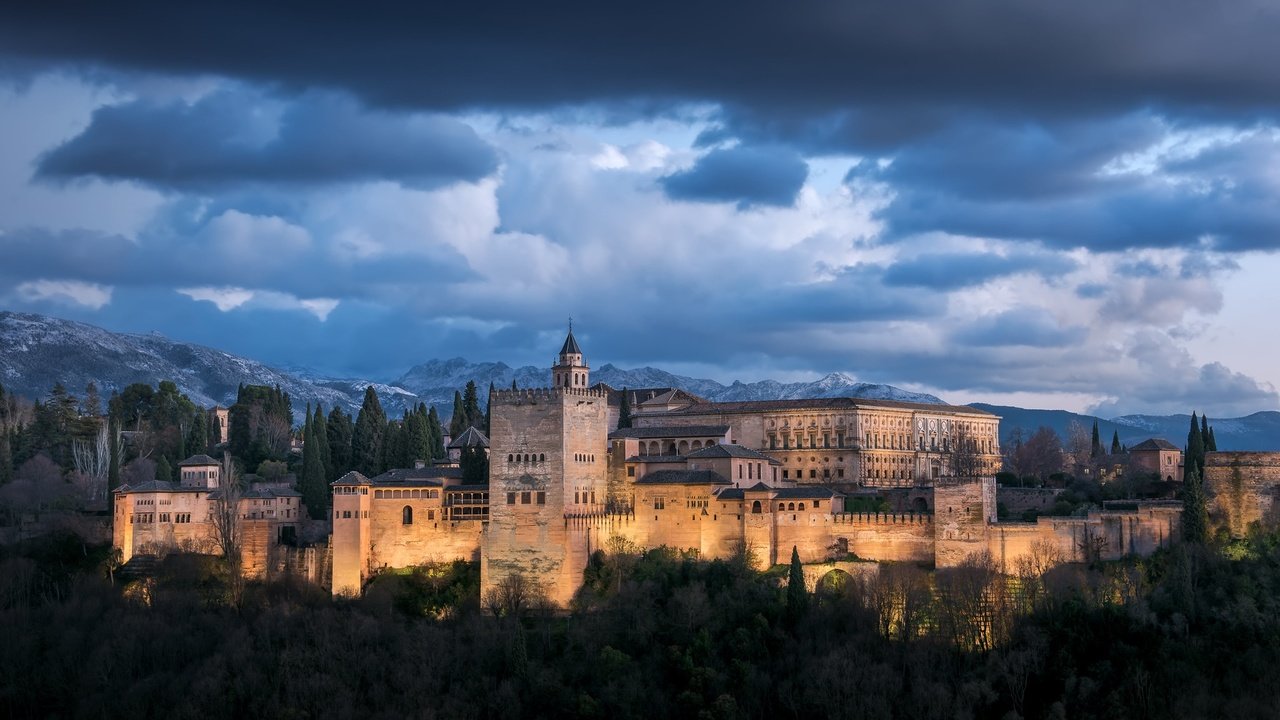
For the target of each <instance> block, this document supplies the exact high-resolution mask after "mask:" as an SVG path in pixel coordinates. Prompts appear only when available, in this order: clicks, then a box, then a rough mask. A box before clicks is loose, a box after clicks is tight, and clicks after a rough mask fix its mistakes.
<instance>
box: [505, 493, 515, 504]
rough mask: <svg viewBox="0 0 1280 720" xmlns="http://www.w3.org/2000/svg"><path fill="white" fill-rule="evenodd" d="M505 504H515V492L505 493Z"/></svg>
mask: <svg viewBox="0 0 1280 720" xmlns="http://www.w3.org/2000/svg"><path fill="white" fill-rule="evenodd" d="M507 504H508V505H515V504H516V494H515V493H513V492H509V493H507Z"/></svg>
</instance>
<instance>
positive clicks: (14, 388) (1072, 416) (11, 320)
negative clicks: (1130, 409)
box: [0, 312, 1280, 450]
mask: <svg viewBox="0 0 1280 720" xmlns="http://www.w3.org/2000/svg"><path fill="white" fill-rule="evenodd" d="M548 374H549V371H548V369H547V368H539V367H535V366H532V365H527V366H524V367H518V368H513V367H511V366H509V365H507V364H506V363H502V362H469V361H467V360H465V359H463V358H454V359H452V360H431V361H428V362H425V363H422V364H421V365H415V366H414V367H412V368H410V369H409V370H408V371H407V372H405V373H404V374H403V375H401V376H400V377H398V378H395V379H393V380H389V381H388V380H383V381H377V380H371V379H366V378H334V377H328V376H326V375H323V374H321V373H316V372H314V371H311V370H308V369H306V368H273V367H269V366H267V365H265V364H263V363H260V362H258V361H256V360H250V359H247V358H243V357H239V356H236V355H232V354H230V353H226V352H223V351H221V350H215V349H212V348H208V347H204V346H202V345H195V344H191V343H183V342H178V341H175V340H170V339H169V338H166V337H164V336H162V335H158V334H152V335H131V334H122V333H112V332H108V331H106V330H103V329H102V328H98V327H95V326H93V325H88V324H85V323H78V322H72V321H69V320H61V319H58V318H53V317H47V316H44V315H34V314H23V313H13V312H0V384H2V385H3V386H4V387H5V390H6V391H9V392H15V393H17V394H19V395H25V396H27V397H30V398H42V397H44V396H46V395H47V394H48V393H49V390H50V388H52V387H53V385H54V383H57V382H61V383H62V384H63V385H65V386H66V387H67V388H68V389H69V390H71V391H72V392H73V393H75V394H79V393H80V392H82V391H83V389H84V387H85V386H86V385H87V384H88V383H89V382H91V381H92V382H93V383H95V384H96V385H97V386H98V388H99V389H100V390H101V391H102V392H103V393H104V394H109V393H110V392H111V391H112V390H119V389H122V388H124V387H125V386H127V385H129V384H130V383H134V382H145V383H149V384H152V385H154V384H156V383H158V382H159V381H160V380H173V381H174V382H175V383H176V384H177V385H178V387H179V388H180V389H181V390H182V392H184V393H186V394H187V396H188V397H190V398H191V399H192V401H194V402H196V403H199V404H201V405H205V406H211V405H214V404H221V405H229V404H230V403H232V402H234V401H235V395H236V388H237V387H238V386H239V385H240V383H246V384H259V385H279V386H280V387H281V388H282V389H284V390H285V391H286V392H288V393H289V396H290V397H291V398H292V399H293V402H294V410H295V415H297V416H301V414H302V409H303V408H304V407H305V405H306V404H307V403H311V404H312V405H315V404H317V403H319V404H321V405H323V406H324V407H326V408H329V407H333V406H334V405H340V406H342V407H343V408H344V409H346V410H347V411H349V412H355V411H356V410H358V409H359V407H360V403H361V400H362V399H363V396H364V389H365V387H366V386H369V385H372V386H373V388H374V390H375V391H376V392H377V393H378V396H379V399H380V400H381V401H382V404H383V407H384V408H385V409H386V411H387V413H388V414H389V415H392V416H396V415H399V414H400V413H401V412H402V411H403V410H404V409H405V408H408V407H411V406H413V405H416V404H417V403H419V402H424V403H426V404H428V405H435V406H436V408H437V409H438V410H439V411H440V412H441V414H442V415H446V416H447V415H448V414H449V413H450V412H451V411H452V409H453V393H454V391H455V390H459V389H461V388H463V387H464V386H465V385H466V384H467V382H468V381H470V380H474V381H475V383H476V384H477V385H478V386H479V387H480V389H481V402H483V401H484V397H483V395H484V392H485V391H486V390H487V389H488V387H489V384H490V383H492V384H493V385H494V386H495V387H498V388H507V387H510V386H511V383H512V381H513V380H514V381H515V382H516V384H517V385H518V386H520V387H541V386H544V385H546V384H547V380H548ZM592 380H593V381H594V382H604V383H608V384H609V385H610V386H612V387H615V388H623V387H628V388H642V387H678V388H681V389H683V390H686V391H688V392H691V393H694V394H695V395H699V396H701V397H704V398H706V399H708V400H714V401H721V402H724V401H741V400H778V399H795V398H818V397H859V398H874V399H885V400H903V401H909V402H918V403H942V400H940V399H938V398H937V397H935V396H933V395H929V394H925V393H915V392H909V391H906V390H902V389H901V388H896V387H894V386H892V385H879V384H871V383H860V382H857V381H856V380H854V379H853V378H852V377H850V376H849V375H847V374H844V373H831V374H828V375H827V376H825V377H823V378H821V379H819V380H815V381H813V382H798V383H781V382H778V381H776V380H761V381H759V382H752V383H743V382H736V381H735V382H733V383H732V384H729V385H725V384H723V383H719V382H716V381H714V380H706V379H698V378H691V377H685V376H682V375H675V374H672V373H669V372H666V371H665V370H660V369H658V368H652V367H643V368H636V369H632V370H625V369H622V368H619V367H617V366H614V365H611V364H606V365H602V366H600V367H598V368H595V369H593V371H592ZM974 407H977V408H981V409H983V410H988V411H990V412H993V413H995V414H997V415H1000V416H1001V417H1002V418H1004V419H1003V421H1002V422H1001V426H1000V429H1001V434H1002V435H1003V437H1004V439H1005V440H1008V438H1009V436H1010V435H1011V434H1012V433H1013V432H1014V429H1015V428H1023V429H1024V431H1025V432H1026V433H1028V434H1029V433H1031V432H1034V431H1035V429H1036V428H1037V427H1039V426H1041V425H1046V426H1048V427H1051V428H1053V429H1054V430H1056V431H1057V432H1058V433H1059V435H1062V436H1064V437H1065V436H1066V432H1067V428H1068V426H1069V425H1070V423H1071V422H1072V421H1075V422H1078V423H1080V424H1081V425H1083V426H1084V427H1085V428H1086V429H1088V428H1091V427H1092V425H1093V422H1094V420H1095V419H1096V420H1098V423H1099V430H1100V432H1101V434H1102V440H1103V443H1104V444H1107V445H1108V446H1109V445H1110V442H1111V436H1112V432H1113V431H1118V432H1119V434H1120V440H1121V442H1123V443H1125V444H1126V445H1132V444H1134V443H1136V442H1139V441H1141V440H1144V439H1146V438H1149V437H1163V438H1165V439H1167V440H1169V441H1170V442H1173V443H1175V444H1177V445H1179V446H1181V445H1183V444H1184V443H1185V441H1186V434H1187V427H1188V424H1189V423H1190V417H1189V416H1186V415H1169V416H1154V415H1128V416H1125V417H1120V418H1113V419H1103V418H1094V417H1093V416H1090V415H1080V414H1076V413H1071V412H1067V411H1065V410H1028V409H1024V408H1017V407H1009V406H998V405H987V404H983V403H975V404H974ZM1210 422H1211V423H1212V424H1213V425H1214V429H1215V435H1216V437H1217V439H1218V446H1219V447H1220V448H1221V449H1223V450H1232V449H1252V450H1280V412H1259V413H1254V414H1253V415H1249V416H1247V417H1243V418H1224V419H1215V418H1210Z"/></svg>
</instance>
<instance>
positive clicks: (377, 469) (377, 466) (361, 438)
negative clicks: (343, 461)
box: [351, 387, 387, 477]
mask: <svg viewBox="0 0 1280 720" xmlns="http://www.w3.org/2000/svg"><path fill="white" fill-rule="evenodd" d="M386 432H387V415H386V413H384V412H383V411H382V403H381V402H380V401H379V400H378V394H377V393H375V392H374V391H373V387H367V388H365V389H364V404H363V405H361V406H360V414H359V415H358V416H357V417H356V425H355V429H354V430H353V431H352V433H351V464H352V466H353V467H354V468H355V469H356V470H359V471H360V472H361V473H363V474H364V475H365V476H367V477H373V476H374V475H378V474H380V473H381V472H382V470H383V467H382V452H383V450H382V438H383V435H384V434H385V433H386Z"/></svg>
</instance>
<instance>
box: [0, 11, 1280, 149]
mask: <svg viewBox="0 0 1280 720" xmlns="http://www.w3.org/2000/svg"><path fill="white" fill-rule="evenodd" d="M1278 35H1280V10H1278V9H1277V7H1276V6H1275V5H1274V4H1273V3H1266V2H1261V1H1257V2H1241V3H1235V4H1232V5H1230V6H1223V5H1220V4H1217V3H1207V2H1200V1H1199V0H1176V1H1175V2H1167V1H1160V0H1140V1H1139V2H1131V3H1114V2H1108V1H1107V0H1086V1H1085V2H1076V3H1027V2H1023V1H1022V0H919V1H916V2H907V3H903V2H897V1H891V0H874V1H871V2H857V3H854V2H805V3H801V4H800V5H796V4H788V3H777V2H772V1H769V0H754V1H749V2H742V3H735V4H733V5H732V6H724V5H721V4H718V3H688V2H675V1H673V0H667V1H664V2H648V3H630V4H618V3H606V4H601V3H596V2H585V1H583V0H579V1H577V2H567V3H556V4H553V5H547V4H539V3H528V2H517V1H515V0H507V1H505V2H489V3H480V4H476V3H461V4H454V3H422V4H388V5H382V4H373V5H368V4H364V5H353V4H348V3H332V4H329V5H326V4H318V3H307V4H301V3H292V4H287V5H282V4H276V3H271V4H264V3H250V2H217V3H214V2H205V3H182V4H176V3H167V2H159V1H158V0H153V2H149V3H145V4H142V5H138V4H131V5H130V6H129V8H128V9H122V8H120V7H118V6H114V5H104V4H100V3H64V2H45V3H7V4H5V6H4V9H3V10H2V11H0V47H3V48H5V49H6V52H7V53H9V54H11V55H14V56H18V57H27V58H38V59H45V60H52V61H67V62H73V63H87V64H91V65H92V64H98V65H107V66H114V67H119V68H124V69H134V70H147V71H159V72H164V73H180V74H205V73H210V74H217V75H225V76H231V77H240V78H246V79H250V80H253V81H257V82H262V83H267V84H271V85H277V86H281V87H285V88H311V87H327V88H343V89H346V90H349V91H351V92H352V93H355V94H357V95H359V96H360V97H362V98H364V99H365V100H366V101H368V102H371V103H373V104H376V105H384V106H397V107H413V108H427V109H436V110H456V109H460V108H506V109H511V108H525V109H541V108H547V107H554V106H562V105H572V104H603V105H616V106H629V107H635V108H639V110H638V111H639V112H646V111H649V110H652V109H653V108H658V109H665V108H666V107H668V106H667V105H665V103H666V102H669V101H694V102H703V101H711V102H718V103H722V104H723V105H724V106H725V107H727V108H734V109H737V110H738V113H737V116H739V117H741V118H742V122H743V124H744V125H745V124H752V125H753V126H755V127H758V128H761V129H764V130H768V129H769V128H774V129H777V130H779V131H785V130H787V128H788V127H789V126H795V125H796V124H797V123H798V122H800V121H799V119H800V118H814V117H828V118H829V119H828V120H827V121H825V122H827V123H828V124H829V126H830V131H829V133H828V136H829V137H832V138H836V139H839V138H844V140H853V141H855V142H860V140H859V138H862V137H865V138H876V137H884V138H890V139H892V138H893V137H894V136H895V135H896V136H905V135H908V134H910V132H911V131H913V130H914V131H917V132H918V131H920V130H922V129H927V128H928V127H929V126H930V124H931V123H930V121H929V114H930V113H929V111H928V109H927V108H919V107H913V106H912V103H913V102H914V101H915V100H916V99H918V98H922V97H927V98H930V99H931V104H932V105H934V106H937V107H945V106H967V107H979V108H989V109H994V110H995V111H997V112H1011V111H1019V112H1026V113H1028V114H1030V115H1034V116H1038V117H1049V116H1061V115H1062V114H1064V113H1071V112H1108V113H1111V112H1116V111H1117V110H1128V109H1132V108H1134V107H1144V106H1152V107H1161V108H1174V109H1179V108H1185V109H1187V111H1189V112H1196V113H1200V112H1203V111H1204V109H1205V108H1213V109H1221V108H1233V109H1235V110H1236V111H1239V112H1261V113H1266V114H1271V113H1273V112H1274V110H1275V109H1276V107H1277V102H1278V101H1277V98H1280V75H1277V74H1276V73H1275V72H1274V71H1273V70H1272V69H1273V68H1275V67H1277V66H1280V43H1276V42H1274V40H1275V38H1276V37H1277V36H1278ZM646 100H649V101H657V102H656V103H653V104H650V103H647V102H645V101H646ZM867 108H878V109H881V110H883V109H887V108H895V109H897V110H900V111H903V112H902V113H901V114H900V115H898V116H893V117H891V116H889V115H885V114H883V113H879V114H877V115H866V114H864V113H862V112H855V110H857V111H861V110H865V109H867ZM731 117H732V116H731ZM877 118H880V119H877Z"/></svg>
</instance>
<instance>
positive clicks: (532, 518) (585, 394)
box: [480, 330, 609, 607]
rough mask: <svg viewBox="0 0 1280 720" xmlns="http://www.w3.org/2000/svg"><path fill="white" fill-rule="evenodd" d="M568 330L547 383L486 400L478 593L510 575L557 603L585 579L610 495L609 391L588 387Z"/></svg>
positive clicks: (563, 602)
mask: <svg viewBox="0 0 1280 720" xmlns="http://www.w3.org/2000/svg"><path fill="white" fill-rule="evenodd" d="M587 372H588V371H587V366H586V365H585V363H584V362H583V360H582V353H581V350H579V349H578V344H577V341H576V340H574V338H573V332H572V330H571V331H570V333H569V336H568V338H567V339H566V340H565V345H564V348H562V350H561V353H560V357H559V361H558V363H557V364H556V365H555V366H554V367H553V369H552V382H553V386H552V387H551V388H545V389H533V390H502V391H495V392H494V393H493V395H492V397H491V399H490V404H491V405H490V427H489V429H490V433H489V498H490V500H489V525H488V528H487V529H486V531H485V536H484V540H483V551H482V552H481V558H482V559H481V565H480V582H481V592H482V594H483V593H487V592H488V591H489V590H490V589H492V588H495V587H498V586H499V585H501V584H502V583H503V582H504V581H506V580H507V578H509V577H511V576H513V575H523V576H524V577H525V578H526V579H527V580H531V581H533V582H534V583H536V584H537V585H539V586H540V589H541V590H542V592H544V593H545V594H546V596H547V598H548V599H549V600H550V601H551V602H553V603H554V604H556V605H559V606H561V607H563V606H565V605H567V604H568V602H569V600H570V599H571V598H572V597H573V593H574V592H575V591H576V590H577V589H578V587H579V586H580V585H581V584H582V571H583V569H584V568H585V567H586V562H587V557H588V556H589V554H590V552H591V550H593V549H594V548H593V547H592V542H593V541H592V531H591V530H590V528H589V527H588V528H586V529H584V528H583V527H581V525H582V524H581V523H577V522H574V521H576V520H579V519H582V518H589V517H593V516H597V515H602V514H603V510H604V504H605V499H606V493H607V479H606V468H607V460H606V453H607V450H608V410H609V409H608V395H607V392H606V391H604V390H591V389H589V386H588V381H587Z"/></svg>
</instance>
